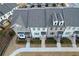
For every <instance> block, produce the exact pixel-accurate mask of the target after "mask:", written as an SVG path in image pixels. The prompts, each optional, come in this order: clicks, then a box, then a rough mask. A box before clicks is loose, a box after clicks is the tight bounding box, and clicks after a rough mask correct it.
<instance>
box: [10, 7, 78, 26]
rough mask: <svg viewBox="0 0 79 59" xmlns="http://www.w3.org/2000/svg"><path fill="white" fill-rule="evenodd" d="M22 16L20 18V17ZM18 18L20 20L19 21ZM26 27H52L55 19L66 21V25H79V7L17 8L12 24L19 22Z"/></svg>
mask: <svg viewBox="0 0 79 59" xmlns="http://www.w3.org/2000/svg"><path fill="white" fill-rule="evenodd" d="M19 17H20V18H21V19H19V20H18V18H19ZM17 20H18V21H17ZM20 21H21V22H23V24H24V26H25V27H50V26H53V21H59V22H60V21H64V22H65V23H64V25H65V26H76V27H77V26H79V24H78V23H79V8H72V7H65V8H52V7H50V8H25V9H24V8H23V9H18V10H15V11H14V13H13V18H12V21H11V22H12V24H15V23H18V24H19V25H22V24H21V22H20Z"/></svg>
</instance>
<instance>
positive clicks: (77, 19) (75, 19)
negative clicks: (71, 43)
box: [63, 8, 79, 26]
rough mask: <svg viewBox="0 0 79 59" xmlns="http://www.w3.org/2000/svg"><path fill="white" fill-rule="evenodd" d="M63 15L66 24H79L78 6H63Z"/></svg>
mask: <svg viewBox="0 0 79 59" xmlns="http://www.w3.org/2000/svg"><path fill="white" fill-rule="evenodd" d="M63 15H64V21H65V24H66V26H79V8H64V9H63Z"/></svg>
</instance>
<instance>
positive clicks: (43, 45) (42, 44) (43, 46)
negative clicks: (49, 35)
mask: <svg viewBox="0 0 79 59" xmlns="http://www.w3.org/2000/svg"><path fill="white" fill-rule="evenodd" d="M40 40H41V47H42V48H45V40H46V38H40Z"/></svg>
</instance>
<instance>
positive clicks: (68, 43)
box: [60, 38, 72, 47]
mask: <svg viewBox="0 0 79 59" xmlns="http://www.w3.org/2000/svg"><path fill="white" fill-rule="evenodd" d="M60 42H61V46H62V47H72V42H71V40H69V39H68V38H62V39H61V40H60Z"/></svg>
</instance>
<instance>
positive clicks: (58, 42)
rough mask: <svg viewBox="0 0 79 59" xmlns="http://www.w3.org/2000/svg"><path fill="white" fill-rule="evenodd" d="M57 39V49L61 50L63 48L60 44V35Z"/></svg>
mask: <svg viewBox="0 0 79 59" xmlns="http://www.w3.org/2000/svg"><path fill="white" fill-rule="evenodd" d="M56 39H57V47H58V48H60V47H61V43H60V40H61V35H58V36H57V38H56Z"/></svg>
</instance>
